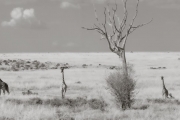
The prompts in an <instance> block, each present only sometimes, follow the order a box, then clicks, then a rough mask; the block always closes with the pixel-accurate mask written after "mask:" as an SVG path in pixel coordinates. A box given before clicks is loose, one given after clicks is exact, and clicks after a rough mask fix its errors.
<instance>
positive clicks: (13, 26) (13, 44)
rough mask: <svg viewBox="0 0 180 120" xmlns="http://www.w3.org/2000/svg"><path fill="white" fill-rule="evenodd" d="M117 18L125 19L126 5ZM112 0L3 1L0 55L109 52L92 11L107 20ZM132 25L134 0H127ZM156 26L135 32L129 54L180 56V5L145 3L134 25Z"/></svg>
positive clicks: (174, 1) (178, 1)
mask: <svg viewBox="0 0 180 120" xmlns="http://www.w3.org/2000/svg"><path fill="white" fill-rule="evenodd" d="M116 1H117V3H118V15H120V19H122V12H123V7H122V2H121V0H116ZM107 3H110V5H113V3H114V0H0V53H9V52H23V53H24V52H109V51H110V50H109V48H108V44H107V42H106V41H105V40H100V38H101V36H100V35H99V34H98V33H97V32H96V31H87V30H84V29H82V28H81V27H92V26H93V24H94V23H95V22H96V19H95V14H94V8H93V4H94V6H95V8H96V9H97V14H98V17H99V19H100V20H102V21H103V18H104V16H103V10H104V6H106V5H107ZM127 5H128V10H129V15H128V20H131V19H132V18H133V15H134V12H135V5H136V0H128V4H127ZM151 18H153V22H152V23H150V24H148V25H146V26H144V27H142V28H139V29H137V30H136V31H135V32H133V33H132V34H131V35H130V36H129V38H128V42H127V45H126V46H127V47H126V50H127V51H180V0H141V2H140V4H139V14H138V16H137V19H136V21H135V24H139V23H143V22H147V21H149V20H150V19H151Z"/></svg>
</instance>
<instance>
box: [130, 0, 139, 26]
mask: <svg viewBox="0 0 180 120" xmlns="http://www.w3.org/2000/svg"><path fill="white" fill-rule="evenodd" d="M138 6H139V0H137V4H136V13H135V16H134V18H133V20H132V22H131V24H130V26H133V24H134V21H135V19H136V17H137V15H138Z"/></svg>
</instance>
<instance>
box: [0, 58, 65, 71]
mask: <svg viewBox="0 0 180 120" xmlns="http://www.w3.org/2000/svg"><path fill="white" fill-rule="evenodd" d="M62 65H64V64H61V63H53V62H40V61H37V60H34V61H30V60H22V59H18V60H9V59H8V60H0V70H4V71H22V70H39V69H41V70H48V69H60V67H61V66H62ZM66 65H68V63H66Z"/></svg>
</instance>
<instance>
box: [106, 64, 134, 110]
mask: <svg viewBox="0 0 180 120" xmlns="http://www.w3.org/2000/svg"><path fill="white" fill-rule="evenodd" d="M133 75H134V70H133V66H132V65H128V75H127V74H125V73H124V72H123V71H122V69H118V70H116V71H115V72H114V73H111V74H110V75H109V76H108V77H107V78H106V82H107V86H108V88H109V90H110V91H111V94H112V95H113V96H114V97H115V100H116V104H117V106H118V107H121V108H122V109H123V110H125V109H126V108H127V107H129V108H131V105H132V104H133V103H134V97H135V88H136V81H135V80H134V78H133Z"/></svg>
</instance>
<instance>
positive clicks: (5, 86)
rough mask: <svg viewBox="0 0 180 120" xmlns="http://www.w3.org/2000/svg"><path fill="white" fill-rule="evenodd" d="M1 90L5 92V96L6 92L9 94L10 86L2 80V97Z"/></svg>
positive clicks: (0, 84) (0, 86)
mask: <svg viewBox="0 0 180 120" xmlns="http://www.w3.org/2000/svg"><path fill="white" fill-rule="evenodd" d="M1 89H2V90H3V93H4V94H5V91H7V93H8V94H9V87H8V84H7V83H5V82H4V81H2V80H1V79H0V95H1Z"/></svg>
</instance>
